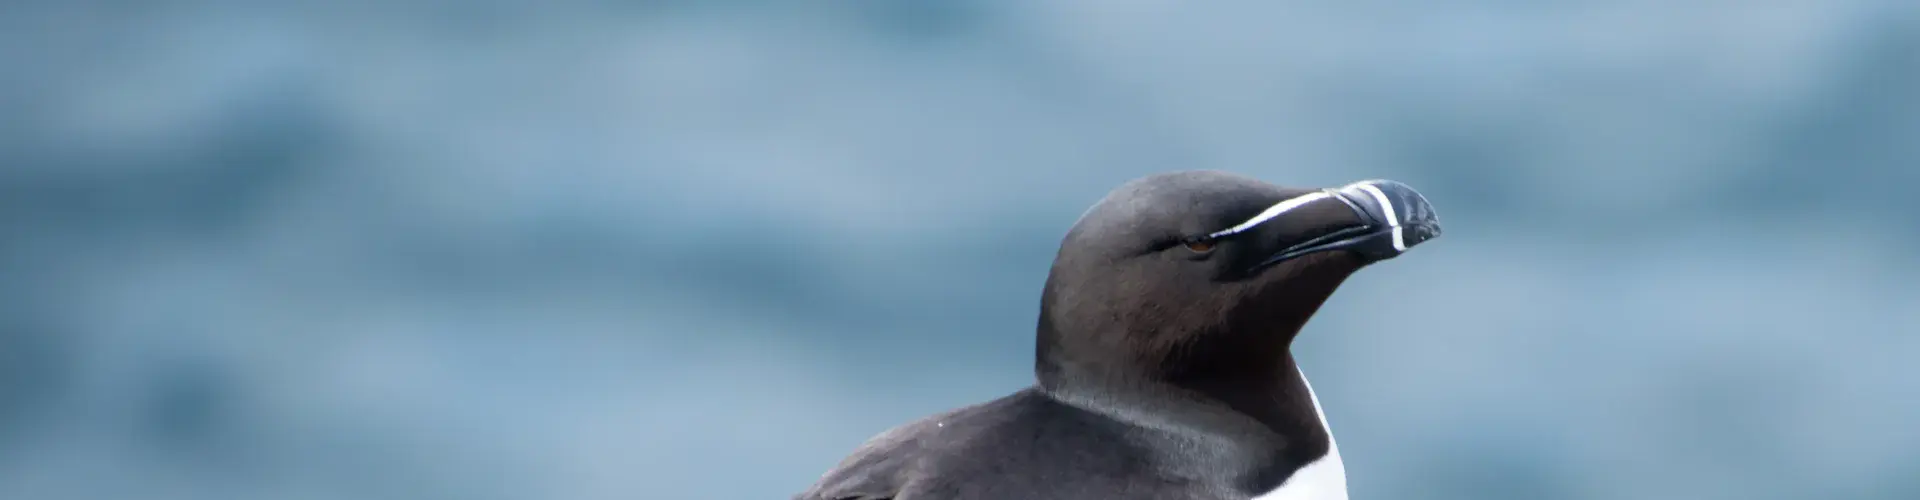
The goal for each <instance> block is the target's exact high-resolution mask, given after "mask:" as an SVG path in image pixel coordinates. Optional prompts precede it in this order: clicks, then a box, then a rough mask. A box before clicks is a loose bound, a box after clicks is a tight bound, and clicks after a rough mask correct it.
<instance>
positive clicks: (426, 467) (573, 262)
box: [0, 0, 1920, 500]
mask: <svg viewBox="0 0 1920 500" xmlns="http://www.w3.org/2000/svg"><path fill="white" fill-rule="evenodd" d="M0 68H4V69H3V70H0V498H4V499H9V500H65V499H119V498H141V499H154V500H163V499H216V498H217V499H241V498H246V499H254V498H258V499H287V500H294V499H359V500H366V499H419V500H431V499H459V500H486V499H569V500H594V499H668V498H673V499H716V500H736V499H738V500H746V499H765V498H786V497H787V496H788V495H791V494H792V493H795V492H798V491H799V490H800V489H802V488H804V487H806V486H807V485H808V484H809V483H811V482H812V481H813V480H814V479H815V478H816V477H817V476H818V475H819V474H820V473H821V472H823V471H825V470H826V469H827V468H828V467H830V466H832V465H833V464H834V463H835V462H836V461H838V460H839V459H840V458H841V457H842V456H844V454H846V453H847V452H849V451H851V450H852V449H853V447H854V446H855V445H857V444H858V443H859V442H860V441H862V440H864V439H866V438H867V437H868V436H870V435H872V434H874V433H877V432H879V431H881V430H884V429H886V428H888V427H890V426H892V425H895V424H899V423H902V422H905V421H907V420H910V419H913V418H916V417H918V416H921V415H925V414H928V413H932V412H935V411H939V410H943V409H946V408H950V407H954V406H958V405H962V404H968V403H972V402H975V401H979V400H984V399H988V398H992V397H995V396H998V395H1001V394H1004V393H1006V392H1009V391H1012V390H1015V389H1017V388H1019V387H1021V386H1024V385H1026V384H1028V383H1029V382H1030V380H1031V375H1030V372H1029V370H1030V366H1031V358H1030V356H1031V350H1032V337H1031V335H1032V327H1033V324H1034V321H1035V315H1036V313H1037V308H1038V306H1037V298H1038V295H1039V288H1040V284H1041V282H1042V280H1043V278H1044V275H1045V272H1046V269H1047V266H1048V264H1049V261H1050V259H1051V258H1052V252H1053V251H1054V248H1055V245H1056V243H1057V242H1058V241H1059V237H1060V236H1061V235H1062V234H1063V233H1064V231H1065V230H1066V229H1067V227H1068V226H1069V225H1070V224H1071V223H1072V222H1073V221H1074V219H1075V218H1076V217H1077V216H1078V215H1079V214H1080V213H1081V211H1082V210H1083V209H1085V208H1086V207H1087V206H1088V205H1089V204H1091V203H1093V202H1094V201H1095V200H1097V199H1098V198H1099V197H1100V196H1101V195H1103V194H1104V193H1105V192H1106V191H1107V190H1109V189H1111V188H1113V187H1114V186H1116V185H1118V184H1120V183H1122V182H1124V181H1126V180H1128V179H1131V178H1134V177H1137V176H1140V175H1144V174H1147V173H1151V172H1157V171H1164V170H1175V169H1191V168H1213V169H1226V170H1232V171H1236V172H1242V173H1246V174H1250V175H1254V176H1258V177H1261V178H1264V179H1267V180H1270V181H1273V182H1276V183H1281V184H1288V185H1296V186H1324V185H1334V184H1340V183H1345V182H1348V181H1352V180H1357V179H1364V178H1373V177H1384V178H1392V179H1397V180H1402V181H1405V182H1408V183H1410V184H1412V185H1414V186H1416V187H1419V188H1420V189H1421V190H1422V191H1423V192H1425V193H1426V194H1427V195H1428V197H1429V198H1430V199H1432V200H1433V202H1434V203H1435V205H1436V206H1437V207H1438V208H1439V211H1440V213H1441V215H1442V217H1443V218H1444V219H1445V220H1446V222H1447V226H1446V227H1447V235H1446V236H1445V237H1444V238H1443V239H1441V240H1437V241H1436V242H1435V243H1432V244H1429V245H1425V246H1422V247H1421V248H1420V249H1419V251H1416V252H1413V253H1410V254H1409V255H1408V256H1406V257H1404V258H1402V259H1398V260H1395V261H1392V262H1390V263H1388V264H1390V265H1383V266H1378V267H1375V268H1372V269H1369V270H1367V271H1365V272H1362V273H1361V274H1360V275H1358V276H1356V277H1355V278H1354V279H1353V280H1351V281H1350V282H1349V283H1348V284H1347V285H1346V286H1345V287H1344V289H1343V290H1342V291H1341V292H1340V293H1339V294H1337V295H1336V296H1335V297H1334V299H1333V300H1332V301H1331V302H1330V303H1329V304H1328V306H1327V307H1326V308H1325V309H1324V311H1323V312H1322V313H1321V314H1320V315H1319V317H1318V318H1317V319H1316V320H1315V322H1314V323H1312V324H1311V325H1310V327H1309V331H1308V332H1307V333H1306V334H1305V335H1304V336H1303V338H1302V340H1301V341H1300V343H1299V344H1298V348H1297V349H1298V351H1299V353H1300V354H1299V355H1300V357H1301V358H1302V361H1301V362H1302V364H1303V365H1304V366H1305V368H1306V370H1307V372H1308V373H1309V374H1311V375H1312V376H1313V381H1314V385H1315V387H1316V389H1318V390H1319V391H1320V394H1321V399H1322V400H1323V402H1324V403H1325V405H1326V407H1327V413H1328V414H1329V416H1330V418H1331V419H1332V422H1333V428H1334V430H1335V431H1336V433H1337V435H1338V436H1339V439H1340V445H1341V448H1342V451H1343V454H1344V455H1345V458H1346V463H1347V467H1348V474H1349V476H1350V481H1351V483H1352V491H1353V495H1354V498H1356V499H1575V500H1578V499H1675V500H1711V499H1914V498H1920V364H1917V363H1916V362H1915V360H1916V359H1917V358H1916V355H1920V331H1917V330H1920V327H1916V325H1917V324H1920V269H1917V268H1916V266H1915V265H1914V264H1915V263H1916V262H1917V261H1920V250H1916V249H1917V248H1920V216H1916V215H1915V207H1916V197H1920V190H1917V189H1916V186H1920V4H1916V3H1915V2H1911V1H1902V0H1777V1H1764V2H1719V1H1711V2H1654V1H1640V0H1634V1H1613V2H1599V1H1557V2H1506V1H1468V2H1450V3H1445V4H1429V3H1417V2H1342V3H1323V4H1315V5H1307V4H1304V3H1296V2H1208V3H1206V4H1205V5H1199V4H1192V3H1183V2H1139V1H1103V2H1093V1H1047V2H1015V1H1005V0H1003V1H982V2H910V1H879V0H862V1H840V2H766V1H718V0H707V1H698V2H696V1H681V2H667V1H641V2H577V1H558V2H535V1H524V0H490V1H480V2H442V1H421V0H395V1H387V2H359V1H347V2H330V3H322V2H221V1H198V2H182V1H173V2H109V1H91V0H79V1H66V2H48V1H35V0H21V1H12V2H7V3H6V4H5V5H4V6H0ZM1380 301H1390V302H1392V303H1393V304H1395V305H1396V310H1395V312H1394V313H1392V314H1391V315H1380V314H1377V313H1373V312H1371V311H1375V310H1376V309H1373V308H1371V307H1367V306H1366V304H1370V303H1377V302H1380ZM1410 319H1412V321H1414V322H1417V324H1419V325H1420V326H1419V328H1417V329H1405V328H1392V329H1388V328H1377V327H1376V326H1377V325H1381V324H1383V323H1386V322H1391V323H1392V324H1395V325H1402V326H1404V325H1407V324H1409V320H1410Z"/></svg>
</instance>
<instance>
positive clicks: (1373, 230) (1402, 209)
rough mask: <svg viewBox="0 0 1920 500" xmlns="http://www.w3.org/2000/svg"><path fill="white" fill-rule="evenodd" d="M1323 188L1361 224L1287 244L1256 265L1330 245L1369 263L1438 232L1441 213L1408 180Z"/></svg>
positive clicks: (1410, 246) (1383, 258) (1381, 259)
mask: <svg viewBox="0 0 1920 500" xmlns="http://www.w3.org/2000/svg"><path fill="white" fill-rule="evenodd" d="M1325 192H1326V194H1327V195H1330V196H1331V197H1332V198H1334V199H1337V200H1340V201H1341V202H1342V203H1346V204H1347V207H1348V208H1352V209H1353V212H1354V214H1355V215H1356V216H1358V217H1359V220H1360V223H1359V224H1358V225H1354V226H1349V227H1346V228H1342V229H1340V230H1337V231H1334V232H1332V233H1328V234H1327V235H1324V236H1320V237H1318V238H1314V239H1311V240H1308V241H1305V242H1301V243H1299V244H1296V245H1293V246H1291V247H1287V248H1286V249H1284V250H1281V251H1280V252H1279V253H1276V254H1274V255H1273V257H1270V258H1268V259H1267V260H1266V261H1265V262H1262V263H1261V264H1260V266H1256V267H1263V266H1266V265H1270V264H1274V263H1278V262H1280V261H1284V260H1288V259H1292V258H1294V257H1299V256H1302V255H1306V254H1310V253H1315V252H1325V251H1329V250H1347V251H1351V252H1353V253H1355V254H1357V255H1359V256H1360V258H1362V259H1364V260H1365V261H1366V262H1367V263H1373V262H1379V261H1383V260H1387V259H1391V258H1394V257H1397V256H1399V255H1400V254H1402V253H1405V252H1406V251H1407V249H1409V248H1413V246H1414V245H1418V244H1420V243H1421V242H1424V241H1427V240H1430V239H1433V238H1437V237H1439V236H1440V218H1439V216H1438V215H1437V214H1435V213H1434V211H1433V205H1431V204H1429V203H1427V198H1426V197H1425V196H1421V195H1420V192H1419V191H1414V190H1413V188H1412V187H1410V186H1407V185H1406V184H1401V183H1399V182H1395V181H1390V180H1384V179H1376V180H1367V181H1360V182H1355V183H1353V184H1348V185H1346V186H1342V187H1340V188H1339V189H1329V190H1327V191H1325Z"/></svg>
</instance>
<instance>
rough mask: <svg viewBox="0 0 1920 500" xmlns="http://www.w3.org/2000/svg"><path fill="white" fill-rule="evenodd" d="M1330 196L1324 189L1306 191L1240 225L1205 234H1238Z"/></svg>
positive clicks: (1215, 236) (1276, 204) (1274, 205)
mask: <svg viewBox="0 0 1920 500" xmlns="http://www.w3.org/2000/svg"><path fill="white" fill-rule="evenodd" d="M1332 196H1333V195H1331V194H1328V193H1327V192H1326V191H1315V192H1312V193H1307V194H1303V195H1300V196H1295V197H1292V198H1287V199H1285V200H1281V201H1280V202H1279V203H1275V204H1273V206H1271V207H1267V209H1266V210H1262V211H1260V214H1259V215H1255V216H1253V218H1251V219H1247V221H1246V222H1242V223H1240V225H1237V226H1233V227H1230V228H1227V229H1224V230H1221V231H1220V232H1216V233H1213V234H1210V235H1207V236H1209V237H1214V238H1219V237H1221V236H1227V235H1232V234H1238V233H1240V232H1242V231H1246V230H1248V229H1253V228H1254V226H1258V225H1260V224H1261V223H1264V222H1266V221H1269V220H1273V218H1274V217H1279V216H1280V214H1284V213H1287V212H1289V211H1292V210H1293V209H1296V208H1300V207H1301V206H1302V205H1306V204H1308V203H1312V202H1313V201H1314V200H1319V199H1324V198H1330V197H1332Z"/></svg>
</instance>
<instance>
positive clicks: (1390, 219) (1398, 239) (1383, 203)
mask: <svg viewBox="0 0 1920 500" xmlns="http://www.w3.org/2000/svg"><path fill="white" fill-rule="evenodd" d="M1354 184H1355V185H1358V186H1359V187H1360V189H1364V190H1366V191H1367V194H1371V195H1373V200H1374V201H1377V202H1380V212H1381V215H1383V216H1385V218H1386V219H1387V226H1388V227H1392V228H1393V249H1394V250H1395V251H1401V252H1405V251H1407V240H1406V237H1404V236H1402V235H1401V231H1403V229H1402V228H1401V227H1400V216H1399V215H1397V214H1395V213H1394V211H1393V202H1392V201H1388V200H1387V194H1386V193H1382V192H1380V188H1378V187H1375V186H1374V185H1373V184H1370V183H1367V182H1356V183H1354Z"/></svg>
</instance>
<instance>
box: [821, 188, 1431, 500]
mask: <svg viewBox="0 0 1920 500" xmlns="http://www.w3.org/2000/svg"><path fill="white" fill-rule="evenodd" d="M1439 234H1440V226H1439V219H1438V218H1437V217H1436V216H1435V214H1434V211H1433V208H1432V206H1430V205H1428V203H1427V200H1426V199H1425V198H1424V197H1423V196H1421V195H1420V194H1419V193H1418V192H1415V191H1414V190H1413V189H1412V188H1410V187H1408V186H1406V185H1405V184H1401V183H1398V182H1393V181H1387V180H1369V181H1361V182H1355V183H1353V184H1348V185H1346V186H1342V187H1339V188H1332V189H1295V188H1286V187H1280V186H1275V185H1271V184H1267V183H1265V182H1261V181H1259V180H1255V179H1252V178H1248V177H1244V176H1240V175H1236V174H1231V173H1225V172H1217V171H1187V172H1175V173H1166V174H1159V175H1153V176H1149V177H1145V178H1141V179H1136V180H1134V181H1131V182H1129V183H1127V184H1125V185H1122V186H1120V187H1119V188H1117V189H1115V190H1114V191H1113V192H1111V193H1109V194H1108V195H1107V196H1106V197H1105V198H1104V199H1102V200H1100V201H1099V202H1098V203H1097V204H1095V205H1094V206H1093V207H1092V208H1090V209H1088V210H1087V212H1086V213H1085V214H1083V215H1081V217H1080V220H1079V221H1078V222H1076V223H1074V225H1073V228H1072V229H1071V230H1069V231H1068V232H1067V235H1066V237H1065V238H1064V239H1063V241H1062V242H1061V244H1060V250H1059V253H1058V254H1057V255H1056V257H1055V259H1054V262H1053V268H1052V271H1051V272H1050V273H1049V275H1048V276H1047V282H1046V285H1045V288H1044V290H1043V291H1042V293H1041V300H1040V318H1039V325H1038V328H1037V329H1038V332H1037V337H1038V342H1037V343H1036V353H1035V359H1034V373H1035V375H1036V378H1037V383H1036V384H1034V386H1032V387H1029V388H1026V389H1024V390H1021V391H1019V392H1015V393H1013V394H1010V395H1007V396H1005V397H1001V398H999V399H996V400H992V401H988V402H984V403H979V404H975V405H972V406H967V407H963V408H959V409H955V410H951V411H947V412H945V413H940V414H937V415H933V416H929V417H926V418H924V419H921V420H918V421H915V422H912V423H908V424H905V425H902V426H899V427H895V428H893V429H891V430H888V431H886V432H883V433H881V434H880V435H878V436H875V437H873V438H871V439H870V440H868V441H867V442H866V443H864V444H862V445H860V446H859V447H858V449H856V450H855V451H854V452H853V453H852V455H851V456H848V457H847V458H846V459H844V460H843V461H842V462H840V464H839V465H837V466H836V467H834V468H833V469H832V470H830V471H828V472H827V473H826V474H824V475H823V476H822V477H821V478H820V480H819V481H818V482H817V483H815V484H814V485H813V486H812V487H811V488H809V489H807V490H806V491H805V492H804V493H801V494H799V495H796V496H795V497H794V498H795V499H796V500H852V499H859V500H879V499H895V500H960V499H980V500H986V499H994V500H1000V499H1054V500H1080V499H1087V500H1092V499H1099V500H1116V499H1196V500H1197V499H1208V500H1214V499H1218V500H1249V499H1257V500H1280V499H1285V500H1330V499H1338V500H1344V499H1346V498H1347V494H1346V475H1345V470H1344V468H1343V466H1342V465H1341V461H1340V453H1339V449H1338V448H1337V447H1336V446H1335V444H1334V441H1333V436H1332V434H1331V432H1330V430H1329V428H1328V427H1327V425H1326V417H1325V415H1324V413H1323V412H1322V411H1321V409H1320V402H1319V399H1318V397H1317V396H1316V395H1315V394H1314V392H1313V389H1312V387H1310V386H1309V385H1308V384H1307V380H1306V377H1305V376H1304V375H1303V374H1301V372H1300V371H1299V368H1298V367H1296V366H1295V364H1294V360H1293V356H1292V354H1291V353H1290V350H1289V346H1290V345H1291V343H1292V342H1293V338H1294V336H1295V334H1297V333H1298V332H1299V331H1300V328H1301V327H1302V326H1304V325H1305V324H1306V323H1307V320H1308V319H1309V318H1310V317H1311V316H1312V315H1313V313H1314V311H1315V310H1317V309H1319V307H1320V305H1321V303H1322V302H1324V301H1325V300H1326V299H1327V297H1328V296H1330V295H1331V294H1332V293H1333V292H1334V289H1336V288H1338V287H1339V285H1340V283H1341V282H1342V281H1344V280H1345V279H1346V278H1347V277H1348V276H1349V275H1350V274H1351V273H1353V272H1354V271H1357V270H1359V269H1360V268H1362V267H1365V266H1367V265H1369V264H1372V263H1374V262H1379V261H1382V260H1386V259H1390V258H1393V257H1394V256H1397V255H1400V254H1401V253H1402V252H1405V251H1406V250H1407V249H1408V248H1410V247H1412V246H1414V245H1417V244H1419V243H1420V242H1422V241H1426V240H1428V239H1431V238H1434V237H1436V236H1439Z"/></svg>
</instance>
